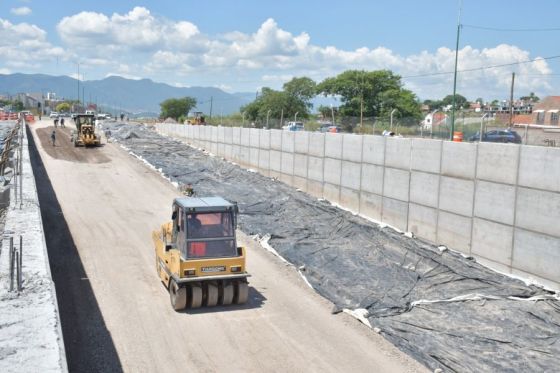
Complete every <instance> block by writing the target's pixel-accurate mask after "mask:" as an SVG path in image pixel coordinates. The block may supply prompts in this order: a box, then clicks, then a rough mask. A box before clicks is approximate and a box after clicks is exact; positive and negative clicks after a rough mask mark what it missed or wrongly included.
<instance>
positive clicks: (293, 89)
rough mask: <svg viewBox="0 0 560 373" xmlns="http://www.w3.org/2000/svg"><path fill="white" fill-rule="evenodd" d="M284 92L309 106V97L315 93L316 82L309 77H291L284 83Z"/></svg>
mask: <svg viewBox="0 0 560 373" xmlns="http://www.w3.org/2000/svg"><path fill="white" fill-rule="evenodd" d="M283 88H284V92H286V93H287V94H288V95H289V96H290V97H293V98H294V99H296V100H300V101H302V102H304V103H305V104H306V105H307V106H308V107H311V103H310V102H309V101H311V99H312V98H313V97H315V96H316V95H317V84H316V83H315V82H314V81H313V80H312V79H310V78H307V77H303V78H293V79H292V80H290V81H289V82H287V83H284V86H283Z"/></svg>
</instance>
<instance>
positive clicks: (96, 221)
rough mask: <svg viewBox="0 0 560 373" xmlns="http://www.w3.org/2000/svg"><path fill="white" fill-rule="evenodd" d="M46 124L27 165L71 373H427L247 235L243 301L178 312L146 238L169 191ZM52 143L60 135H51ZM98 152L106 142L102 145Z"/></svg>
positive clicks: (162, 216)
mask: <svg viewBox="0 0 560 373" xmlns="http://www.w3.org/2000/svg"><path fill="white" fill-rule="evenodd" d="M49 124H50V122H48V121H43V122H38V123H37V124H35V125H34V126H33V129H32V132H33V135H34V139H35V144H36V146H37V150H38V152H34V153H33V154H34V155H33V156H34V166H35V172H36V178H37V183H38V189H39V194H40V202H41V205H42V208H43V221H44V223H45V230H46V239H47V245H48V249H49V256H50V261H51V267H52V271H53V276H54V277H55V283H56V287H57V294H58V297H59V303H60V310H61V318H62V327H63V333H64V338H65V344H66V348H67V354H68V359H69V368H70V371H76V372H77V371H80V372H86V371H104V372H109V371H131V372H153V371H189V372H209V371H229V372H237V371H250V372H256V371H258V372H262V371H267V372H268V371H283V372H285V371H294V372H299V371H306V372H309V371H321V372H335V371H336V372H339V371H352V372H372V371H383V372H402V371H425V368H423V367H422V366H421V365H420V364H418V363H417V362H416V361H414V360H412V359H411V358H410V357H408V356H406V355H405V354H403V353H402V352H400V351H399V350H397V349H396V348H395V347H393V346H392V345H391V344H390V343H389V342H387V341H386V340H384V339H383V338H382V337H381V336H379V335H377V334H375V333H373V332H372V331H371V330H370V329H368V328H367V327H365V326H364V325H362V324H360V323H359V322H358V321H356V320H355V319H353V318H352V317H350V316H348V315H346V314H337V315H333V314H331V309H332V304H331V303H330V302H328V301H326V300H325V299H324V298H322V297H321V296H319V295H318V294H316V293H315V292H314V291H313V290H312V289H310V288H309V287H308V286H307V285H306V284H305V282H304V281H303V280H302V279H301V278H300V277H299V275H298V274H297V272H296V271H295V270H294V269H293V268H292V267H289V266H286V265H285V264H284V263H283V262H282V261H281V260H280V259H278V258H277V257H275V256H273V255H272V254H270V253H269V252H267V251H265V250H264V249H263V248H261V247H260V245H259V244H258V243H257V242H255V241H253V240H251V239H250V238H249V237H247V236H246V235H244V234H242V233H241V232H240V233H239V236H240V243H241V244H243V245H245V246H247V248H248V263H247V264H248V270H249V272H250V273H251V274H252V277H251V278H250V283H249V285H250V296H249V302H248V303H247V304H246V305H243V306H233V307H217V308H206V309H200V310H196V311H186V312H182V313H176V312H174V311H173V310H172V308H171V306H170V304H169V299H168V298H169V297H168V294H167V291H166V289H165V288H164V286H163V285H162V284H161V282H159V281H158V278H157V276H156V273H155V265H154V263H155V256H154V252H153V248H152V242H151V231H152V230H153V229H156V228H157V227H158V225H159V224H161V222H163V221H165V220H167V219H169V214H170V207H171V203H172V199H173V198H174V197H176V196H177V195H178V194H177V191H176V189H175V188H173V186H172V185H171V184H170V183H169V182H168V181H166V180H165V179H163V178H162V177H161V176H160V175H159V174H157V173H156V172H155V171H153V170H151V169H149V168H148V167H146V166H145V165H144V164H143V163H142V162H140V161H139V160H137V159H135V158H133V157H132V156H130V155H129V154H127V153H126V152H125V151H123V150H122V149H121V148H119V147H118V145H115V144H111V143H109V144H106V145H104V146H103V147H99V148H74V147H73V145H72V144H71V142H70V141H64V137H65V136H68V135H69V132H68V131H69V130H68V129H66V131H60V130H57V135H58V141H57V146H55V147H54V148H53V147H52V145H51V144H50V138H49V136H50V133H51V132H52V128H49V127H48V125H49ZM59 133H60V134H59ZM103 143H105V141H103Z"/></svg>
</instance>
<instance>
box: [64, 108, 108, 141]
mask: <svg viewBox="0 0 560 373" xmlns="http://www.w3.org/2000/svg"><path fill="white" fill-rule="evenodd" d="M74 123H75V124H76V131H75V132H73V133H72V138H71V141H73V142H74V146H80V145H83V146H97V145H99V144H100V143H101V141H100V139H99V136H97V134H96V133H95V115H93V114H78V115H76V117H75V118H74Z"/></svg>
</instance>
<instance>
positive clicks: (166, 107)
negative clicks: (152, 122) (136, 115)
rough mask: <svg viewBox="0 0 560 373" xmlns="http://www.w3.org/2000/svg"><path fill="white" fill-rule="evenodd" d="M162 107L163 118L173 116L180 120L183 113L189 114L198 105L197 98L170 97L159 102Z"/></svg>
mask: <svg viewBox="0 0 560 373" xmlns="http://www.w3.org/2000/svg"><path fill="white" fill-rule="evenodd" d="M159 106H160V107H161V117H162V118H169V117H171V118H173V119H175V120H179V117H181V115H185V116H186V115H187V114H188V113H189V111H191V109H192V108H194V107H195V106H196V99H195V98H193V97H183V98H169V99H167V100H165V101H163V102H162V103H160V104H159Z"/></svg>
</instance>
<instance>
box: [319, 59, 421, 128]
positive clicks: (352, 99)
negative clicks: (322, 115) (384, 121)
mask: <svg viewBox="0 0 560 373" xmlns="http://www.w3.org/2000/svg"><path fill="white" fill-rule="evenodd" d="M317 91H318V92H320V93H322V94H324V95H325V96H326V95H337V96H339V97H340V99H341V101H342V103H343V105H342V106H341V107H340V112H341V114H342V115H346V116H359V115H360V113H361V112H362V111H363V115H364V116H366V117H378V116H384V115H387V114H388V113H390V112H391V111H392V110H393V109H397V111H398V113H399V115H400V116H401V117H404V116H407V117H415V118H418V117H419V116H420V115H421V113H420V104H419V103H418V101H417V98H416V95H415V94H414V93H412V92H411V91H409V90H407V89H404V88H403V85H402V82H401V77H400V76H399V75H395V74H393V72H392V71H389V70H377V71H363V70H361V71H360V70H347V71H345V72H343V73H341V74H339V75H337V76H336V77H333V78H327V79H325V80H324V81H322V82H321V83H320V84H319V85H318V86H317Z"/></svg>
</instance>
